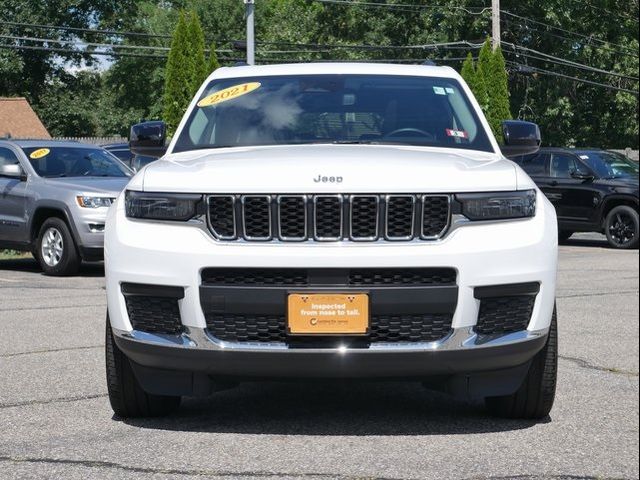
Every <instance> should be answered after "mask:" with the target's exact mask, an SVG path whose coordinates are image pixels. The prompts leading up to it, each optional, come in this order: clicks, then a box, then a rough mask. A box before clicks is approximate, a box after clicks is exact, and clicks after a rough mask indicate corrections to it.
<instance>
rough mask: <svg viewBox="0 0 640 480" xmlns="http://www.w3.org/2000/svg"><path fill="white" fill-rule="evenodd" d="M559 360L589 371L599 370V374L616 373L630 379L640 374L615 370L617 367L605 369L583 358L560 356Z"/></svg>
mask: <svg viewBox="0 0 640 480" xmlns="http://www.w3.org/2000/svg"><path fill="white" fill-rule="evenodd" d="M558 357H559V358H561V359H562V360H567V361H568V362H572V363H574V364H576V365H578V366H579V367H581V368H586V369H589V370H597V371H599V372H607V373H615V374H617V375H627V376H629V377H637V376H638V372H632V371H631V370H621V369H619V368H615V367H603V366H600V365H594V364H593V363H590V362H588V361H587V360H585V359H583V358H578V357H569V356H566V355H558Z"/></svg>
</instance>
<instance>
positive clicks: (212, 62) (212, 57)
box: [207, 43, 220, 76]
mask: <svg viewBox="0 0 640 480" xmlns="http://www.w3.org/2000/svg"><path fill="white" fill-rule="evenodd" d="M218 68H220V62H218V56H217V55H216V44H215V43H212V44H211V48H210V49H209V58H208V59H207V76H209V75H211V73H212V72H214V71H215V70H217V69H218Z"/></svg>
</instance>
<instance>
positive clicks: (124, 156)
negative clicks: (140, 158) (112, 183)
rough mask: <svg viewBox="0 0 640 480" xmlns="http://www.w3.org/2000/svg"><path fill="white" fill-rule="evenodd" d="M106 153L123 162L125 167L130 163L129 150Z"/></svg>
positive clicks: (130, 155)
mask: <svg viewBox="0 0 640 480" xmlns="http://www.w3.org/2000/svg"><path fill="white" fill-rule="evenodd" d="M108 152H109V153H110V154H112V155H115V156H116V157H118V158H119V159H120V160H122V161H123V162H125V163H126V164H127V165H128V164H129V163H130V162H131V158H132V157H133V155H132V154H131V152H130V151H129V150H108Z"/></svg>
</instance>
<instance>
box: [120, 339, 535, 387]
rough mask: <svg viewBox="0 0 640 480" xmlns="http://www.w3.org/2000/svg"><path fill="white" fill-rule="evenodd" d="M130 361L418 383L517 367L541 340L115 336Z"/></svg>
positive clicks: (238, 374) (213, 371) (216, 373)
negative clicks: (302, 345) (337, 342)
mask: <svg viewBox="0 0 640 480" xmlns="http://www.w3.org/2000/svg"><path fill="white" fill-rule="evenodd" d="M115 338H116V344H117V345H118V347H119V348H120V349H121V350H122V351H123V352H124V354H125V355H126V356H127V357H129V358H130V359H131V360H133V361H134V362H135V363H137V364H139V365H142V366H146V367H151V368H158V369H168V370H182V371H188V372H199V373H204V374H206V375H210V376H213V377H221V378H225V377H226V378H240V379H242V378H245V379H286V378H301V379H309V378H326V379H332V378H333V379H337V378H379V379H409V378H413V379H421V378H427V377H431V376H435V375H451V374H457V373H471V372H482V371H491V370H500V369H505V368H510V367H515V366H518V365H522V364H524V363H526V362H528V361H529V360H531V358H533V357H534V356H535V354H536V353H537V352H538V351H539V350H541V349H542V347H543V346H544V344H545V342H546V336H541V337H539V338H534V339H531V340H526V341H523V342H519V343H513V344H506V345H499V346H491V347H476V348H468V349H461V350H433V351H431V350H418V351H416V350H413V351H412V350H407V351H402V350H389V351H387V350H383V349H380V350H371V349H362V350H358V349H354V350H349V351H347V352H345V353H340V352H337V351H335V350H331V351H322V350H305V349H288V350H276V349H274V350H249V351H247V350H242V351H239V350H233V349H227V350H222V349H221V350H217V349H216V350H204V349H191V348H184V347H167V346H162V345H154V344H149V343H142V342H138V341H136V340H132V339H128V338H124V337H119V336H116V337H115Z"/></svg>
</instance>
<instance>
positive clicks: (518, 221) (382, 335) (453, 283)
mask: <svg viewBox="0 0 640 480" xmlns="http://www.w3.org/2000/svg"><path fill="white" fill-rule="evenodd" d="M504 137H505V138H504V145H503V146H502V150H501V147H500V146H499V145H498V143H497V142H496V139H495V138H494V137H493V135H492V134H491V130H490V128H489V125H488V124H487V121H486V120H485V118H484V116H483V114H482V112H481V109H480V107H479V106H478V103H477V102H476V101H475V99H474V98H473V95H472V94H471V92H470V90H469V88H468V87H467V85H466V84H465V83H464V81H463V80H462V78H461V77H460V76H459V75H458V74H457V73H456V72H455V71H454V70H452V69H450V68H447V67H434V66H420V65H415V66H399V65H372V64H361V63H358V64H325V63H323V64H306V65H274V66H244V67H231V68H220V69H218V70H216V71H215V72H214V73H213V74H212V75H211V76H210V77H209V78H208V79H207V80H206V82H205V83H204V84H203V85H202V87H201V88H200V90H199V91H198V93H197V95H196V97H195V98H194V100H193V101H192V103H191V105H190V106H189V108H188V110H187V112H186V114H185V116H184V118H183V119H182V121H181V122H180V125H179V126H178V128H177V131H176V133H175V135H174V136H173V139H172V140H171V142H170V144H169V146H168V148H166V154H165V155H164V157H163V158H162V159H161V160H159V161H157V162H155V163H152V164H150V165H148V166H147V167H145V168H144V169H142V170H141V171H140V172H139V173H138V174H137V175H136V176H135V177H134V178H133V179H132V181H131V182H130V183H129V185H128V186H127V189H126V191H125V192H124V193H123V194H122V195H120V197H119V198H118V200H117V201H116V203H115V205H114V207H112V208H111V209H110V212H109V218H108V221H107V227H106V239H105V244H106V245H105V257H106V278H107V295H108V319H107V329H106V355H107V380H108V387H109V396H110V400H111V405H112V407H113V409H114V411H115V413H116V414H117V415H119V416H122V417H134V416H147V415H160V414H166V413H168V412H170V411H172V410H173V409H175V408H176V407H177V406H178V405H179V403H180V397H181V396H202V395H209V394H211V393H212V392H214V391H216V390H218V389H221V388H223V387H225V386H228V385H230V384H234V383H237V382H241V381H245V380H246V381H248V380H253V379H274V380H276V379H277V380H287V379H289V380H301V379H303V380H306V379H353V380H356V379H407V380H412V381H420V382H423V383H424V384H425V385H426V386H427V387H429V388H434V389H440V390H444V391H447V392H450V393H453V394H458V395H464V396H467V397H472V398H473V397H475V398H484V399H486V404H487V406H488V408H489V410H490V411H492V412H493V413H495V414H497V415H502V416H507V417H514V418H516V417H517V418H541V417H544V416H546V415H547V414H548V413H549V411H550V409H551V407H552V404H553V399H554V395H555V383H556V361H557V345H556V316H555V288H556V264H557V238H558V233H557V224H556V215H555V212H554V209H553V207H552V206H551V204H550V203H549V202H548V201H547V200H546V199H545V197H544V195H542V194H541V193H540V191H539V190H538V189H537V188H536V186H535V184H534V183H533V182H532V181H531V179H530V178H529V177H528V176H527V175H526V174H525V173H524V172H523V171H522V170H521V169H520V168H519V167H518V166H517V165H516V164H514V163H512V162H511V161H509V160H507V159H506V158H505V157H504V156H503V154H505V155H510V154H523V153H530V152H532V151H536V150H537V148H538V147H539V143H540V133H539V130H538V128H537V126H536V125H534V124H530V123H526V122H506V123H505V124H504ZM164 140H165V135H164V124H163V123H161V122H155V123H153V124H139V125H136V126H134V127H133V128H132V138H131V146H132V149H133V150H134V151H137V152H138V153H141V154H150V153H151V154H153V153H155V154H158V153H161V152H158V150H160V149H164V148H165V147H164Z"/></svg>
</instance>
